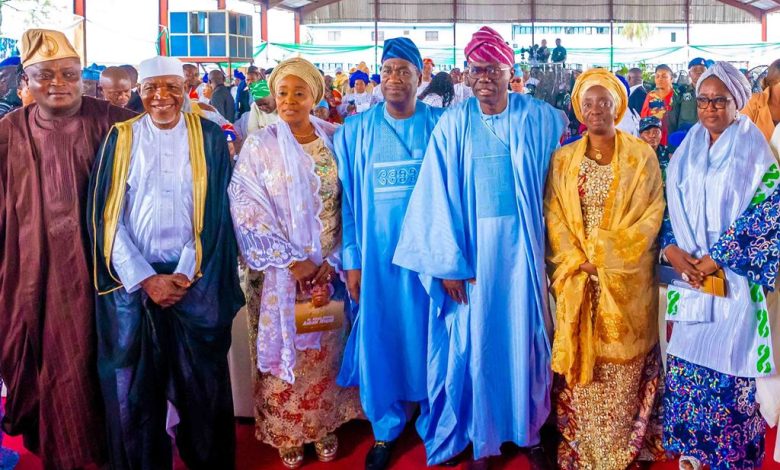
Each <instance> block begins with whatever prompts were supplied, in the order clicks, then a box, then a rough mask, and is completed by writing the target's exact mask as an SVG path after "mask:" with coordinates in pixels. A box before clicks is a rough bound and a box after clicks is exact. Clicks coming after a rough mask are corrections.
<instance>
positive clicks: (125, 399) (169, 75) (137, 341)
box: [86, 57, 243, 470]
mask: <svg viewBox="0 0 780 470" xmlns="http://www.w3.org/2000/svg"><path fill="white" fill-rule="evenodd" d="M139 79H140V81H141V85H140V92H141V100H142V101H143V104H144V108H145V109H146V113H145V114H143V115H141V116H139V117H137V118H135V119H132V120H129V121H126V122H123V123H120V124H117V125H115V126H114V127H113V128H112V129H111V131H110V132H109V134H108V137H107V138H106V140H105V142H104V143H103V146H102V148H101V150H100V152H99V154H98V157H97V160H96V161H95V165H94V170H93V173H92V179H91V180H90V191H89V194H90V196H89V198H90V199H89V202H88V205H87V211H86V212H87V219H88V220H89V227H90V238H91V240H92V242H93V246H92V251H91V253H92V254H93V256H94V260H93V261H94V265H95V285H96V287H97V289H98V300H97V315H96V318H97V332H98V333H97V334H98V374H99V375H100V383H101V387H102V390H103V400H104V403H105V407H106V420H107V422H108V431H109V432H108V436H109V456H110V462H111V468H112V469H113V470H130V469H141V468H144V469H155V470H162V469H165V468H171V466H172V462H173V455H172V442H171V438H170V437H169V434H170V436H175V444H176V446H177V448H178V451H179V455H181V457H182V459H183V460H184V462H185V464H186V465H187V467H188V468H192V469H217V468H225V469H231V468H233V467H234V448H235V437H234V429H233V402H232V396H231V390H230V375H229V370H228V364H227V354H228V349H229V348H230V333H231V326H232V324H233V318H234V317H235V315H236V312H238V310H239V308H240V307H241V306H242V305H243V294H242V293H241V289H240V288H239V283H238V261H237V260H238V248H237V246H236V240H235V237H234V235H233V230H232V223H231V218H230V211H229V209H228V194H227V188H228V183H229V182H230V177H231V174H232V172H231V164H230V156H229V154H228V148H227V145H226V142H225V136H224V134H223V133H222V129H221V128H220V127H219V125H217V124H215V123H213V122H211V121H209V120H207V119H204V118H201V117H199V116H197V115H196V114H192V113H183V112H182V106H183V104H184V100H185V99H187V98H186V97H187V95H186V93H185V85H184V77H183V72H182V65H181V62H179V60H178V59H175V58H172V57H154V58H152V59H149V60H145V61H143V62H141V64H140V67H139Z"/></svg>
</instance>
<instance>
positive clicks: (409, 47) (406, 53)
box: [382, 37, 423, 71]
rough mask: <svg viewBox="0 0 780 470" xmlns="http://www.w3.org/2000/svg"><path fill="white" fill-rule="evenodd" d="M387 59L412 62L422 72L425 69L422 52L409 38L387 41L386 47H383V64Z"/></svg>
mask: <svg viewBox="0 0 780 470" xmlns="http://www.w3.org/2000/svg"><path fill="white" fill-rule="evenodd" d="M387 59H403V60H405V61H407V62H411V64H412V65H414V66H415V67H417V70H420V71H422V68H423V61H422V56H421V55H420V50H419V49H418V48H417V45H416V44H415V43H414V42H412V40H411V39H409V38H405V37H400V38H392V39H387V40H385V45H384V46H383V47H382V62H384V61H386V60H387Z"/></svg>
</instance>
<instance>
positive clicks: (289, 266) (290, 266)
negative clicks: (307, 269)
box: [287, 260, 298, 269]
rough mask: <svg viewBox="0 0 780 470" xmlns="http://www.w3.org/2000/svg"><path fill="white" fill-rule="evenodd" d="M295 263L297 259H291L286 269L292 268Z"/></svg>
mask: <svg viewBox="0 0 780 470" xmlns="http://www.w3.org/2000/svg"><path fill="white" fill-rule="evenodd" d="M296 264H298V260H293V261H292V262H291V263H290V264H288V265H287V269H292V268H294V267H295V265H296Z"/></svg>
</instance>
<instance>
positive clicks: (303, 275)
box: [290, 259, 319, 290]
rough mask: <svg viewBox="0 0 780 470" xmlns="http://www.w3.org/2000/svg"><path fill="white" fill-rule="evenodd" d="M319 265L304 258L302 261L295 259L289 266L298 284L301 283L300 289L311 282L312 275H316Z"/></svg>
mask: <svg viewBox="0 0 780 470" xmlns="http://www.w3.org/2000/svg"><path fill="white" fill-rule="evenodd" d="M318 271H319V267H317V265H316V264H314V263H312V262H311V260H308V259H305V260H303V261H296V262H294V263H293V264H292V266H290V272H291V273H292V275H293V277H295V280H296V281H298V284H300V285H301V289H302V290H307V289H304V288H306V287H307V284H309V283H310V282H311V280H312V279H313V278H314V276H316V275H317V272H318Z"/></svg>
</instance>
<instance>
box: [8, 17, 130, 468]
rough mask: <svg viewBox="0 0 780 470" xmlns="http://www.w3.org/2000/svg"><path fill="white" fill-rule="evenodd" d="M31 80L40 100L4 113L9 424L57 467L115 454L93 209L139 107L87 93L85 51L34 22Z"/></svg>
mask: <svg viewBox="0 0 780 470" xmlns="http://www.w3.org/2000/svg"><path fill="white" fill-rule="evenodd" d="M21 44H22V57H21V62H22V66H23V68H24V77H22V80H23V81H24V82H25V85H26V86H27V87H28V88H29V91H30V93H31V94H32V96H33V98H34V99H35V104H31V105H29V106H27V107H25V108H22V109H18V110H16V111H14V112H12V113H10V114H8V115H7V116H6V117H5V118H4V119H3V120H2V121H0V244H1V245H2V247H0V299H2V300H0V312H2V313H0V331H1V332H2V335H3V336H2V342H0V376H2V377H3V379H4V380H6V381H7V383H6V385H7V387H8V391H9V394H8V401H7V413H6V416H5V418H4V419H3V422H2V425H3V429H4V430H5V431H7V432H8V433H9V434H11V435H20V434H21V435H22V436H24V442H25V445H26V446H27V448H28V449H29V450H31V451H32V452H34V453H36V454H38V455H39V456H40V457H41V459H43V463H44V466H45V467H46V468H47V469H72V468H79V467H85V466H87V465H89V464H92V463H97V464H101V463H103V462H104V459H105V448H104V442H103V440H102V439H101V438H100V436H102V435H103V434H104V423H103V413H102V410H101V409H100V408H99V407H96V406H95V403H99V401H100V392H99V388H98V378H97V370H96V367H95V349H96V341H97V340H96V337H95V334H94V331H95V324H94V295H93V288H92V284H91V283H90V268H89V264H88V262H87V253H88V252H89V248H88V244H87V231H86V228H85V227H84V223H83V221H84V208H85V201H86V193H87V183H88V179H89V173H90V170H91V168H92V161H93V160H94V156H95V153H96V151H97V148H98V146H99V145H100V139H102V138H103V136H104V135H105V134H106V132H107V131H108V129H109V128H110V127H111V125H112V124H113V123H115V122H119V121H124V120H126V119H128V118H130V117H132V116H133V113H132V112H129V111H126V110H124V109H121V108H116V107H114V106H111V105H110V104H109V103H108V102H106V101H99V100H96V99H93V98H88V97H82V81H81V63H80V59H79V56H78V54H77V53H76V51H75V50H74V49H73V46H71V44H70V43H69V42H68V40H67V39H66V38H65V36H64V35H63V34H62V33H60V32H58V31H49V30H41V29H33V30H28V31H26V32H25V33H24V35H23V37H22V40H21Z"/></svg>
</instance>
